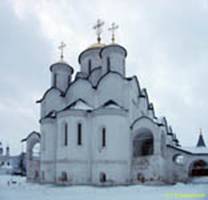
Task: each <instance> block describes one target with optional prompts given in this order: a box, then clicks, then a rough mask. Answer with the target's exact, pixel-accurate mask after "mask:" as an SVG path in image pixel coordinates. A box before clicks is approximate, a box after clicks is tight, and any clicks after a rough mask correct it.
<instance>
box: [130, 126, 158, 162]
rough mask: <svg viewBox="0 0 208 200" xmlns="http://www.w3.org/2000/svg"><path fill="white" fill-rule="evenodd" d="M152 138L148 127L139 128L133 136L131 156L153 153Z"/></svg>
mask: <svg viewBox="0 0 208 200" xmlns="http://www.w3.org/2000/svg"><path fill="white" fill-rule="evenodd" d="M153 148H154V139H153V134H152V132H151V131H150V130H148V129H141V130H139V131H138V133H137V134H136V136H135V137H134V138H133V157H134V158H136V157H139V156H148V155H153V151H154V150H153Z"/></svg>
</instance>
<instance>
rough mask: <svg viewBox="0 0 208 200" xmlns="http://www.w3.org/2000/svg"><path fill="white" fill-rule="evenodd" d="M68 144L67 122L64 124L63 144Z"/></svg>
mask: <svg viewBox="0 0 208 200" xmlns="http://www.w3.org/2000/svg"><path fill="white" fill-rule="evenodd" d="M67 145H68V124H67V123H65V124H64V146H67Z"/></svg>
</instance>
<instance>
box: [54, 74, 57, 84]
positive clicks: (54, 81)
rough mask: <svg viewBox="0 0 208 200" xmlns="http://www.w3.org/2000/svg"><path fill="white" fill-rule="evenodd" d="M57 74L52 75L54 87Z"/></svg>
mask: <svg viewBox="0 0 208 200" xmlns="http://www.w3.org/2000/svg"><path fill="white" fill-rule="evenodd" d="M56 81H57V75H56V74H54V75H53V86H54V87H56Z"/></svg>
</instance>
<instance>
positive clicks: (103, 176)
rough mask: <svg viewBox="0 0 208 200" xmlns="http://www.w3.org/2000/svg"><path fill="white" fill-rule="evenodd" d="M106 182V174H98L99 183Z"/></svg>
mask: <svg viewBox="0 0 208 200" xmlns="http://www.w3.org/2000/svg"><path fill="white" fill-rule="evenodd" d="M106 180H107V178H106V174H105V173H103V172H101V173H100V182H101V183H105V182H106Z"/></svg>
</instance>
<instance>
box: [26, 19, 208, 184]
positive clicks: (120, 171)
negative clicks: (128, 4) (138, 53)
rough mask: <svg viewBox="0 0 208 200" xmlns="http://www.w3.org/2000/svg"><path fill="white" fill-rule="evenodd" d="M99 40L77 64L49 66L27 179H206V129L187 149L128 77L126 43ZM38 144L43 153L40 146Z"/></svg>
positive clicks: (134, 79)
mask: <svg viewBox="0 0 208 200" xmlns="http://www.w3.org/2000/svg"><path fill="white" fill-rule="evenodd" d="M103 24H104V22H102V21H100V20H98V22H97V24H96V25H95V27H94V29H96V32H97V42H96V43H95V44H93V45H91V46H89V47H88V48H87V49H85V50H84V51H82V52H81V53H80V55H79V57H78V62H79V65H80V70H79V71H77V72H76V73H75V75H74V76H73V74H74V68H73V67H72V66H71V65H70V64H69V63H67V62H66V61H65V59H64V55H63V49H64V47H65V44H64V43H62V44H61V46H60V50H61V59H60V61H58V62H56V63H54V64H52V65H51V66H50V73H51V85H50V87H49V89H48V90H47V91H46V92H45V93H44V95H43V96H42V98H41V99H40V100H38V101H37V102H38V103H39V104H40V109H41V114H40V133H38V132H32V133H31V134H30V135H29V136H28V137H27V138H26V142H27V156H26V158H27V179H28V181H32V182H40V183H54V184H63V185H100V186H106V185H110V186H113V185H131V184H146V183H155V184H172V183H176V182H189V181H191V180H192V179H193V177H198V176H200V177H201V176H207V177H208V148H207V147H206V144H205V141H204V139H203V135H202V133H200V134H199V141H198V143H197V146H196V147H194V148H189V149H187V148H183V147H181V145H180V144H179V141H178V139H177V137H176V134H175V133H174V132H173V130H172V128H171V126H170V125H169V124H168V121H167V119H166V118H165V117H158V116H157V115H156V113H155V111H154V106H153V103H151V102H150V100H149V98H148V93H147V90H146V89H144V88H142V87H141V85H140V83H139V81H138V79H137V77H136V76H133V77H127V76H126V57H127V50H126V49H125V47H123V46H121V45H120V44H117V43H116V41H115V30H116V29H117V28H118V26H117V25H116V24H115V23H113V24H112V27H111V28H110V30H111V31H112V42H111V43H110V44H104V43H102V41H101V33H102V27H103ZM38 149H39V152H38Z"/></svg>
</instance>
